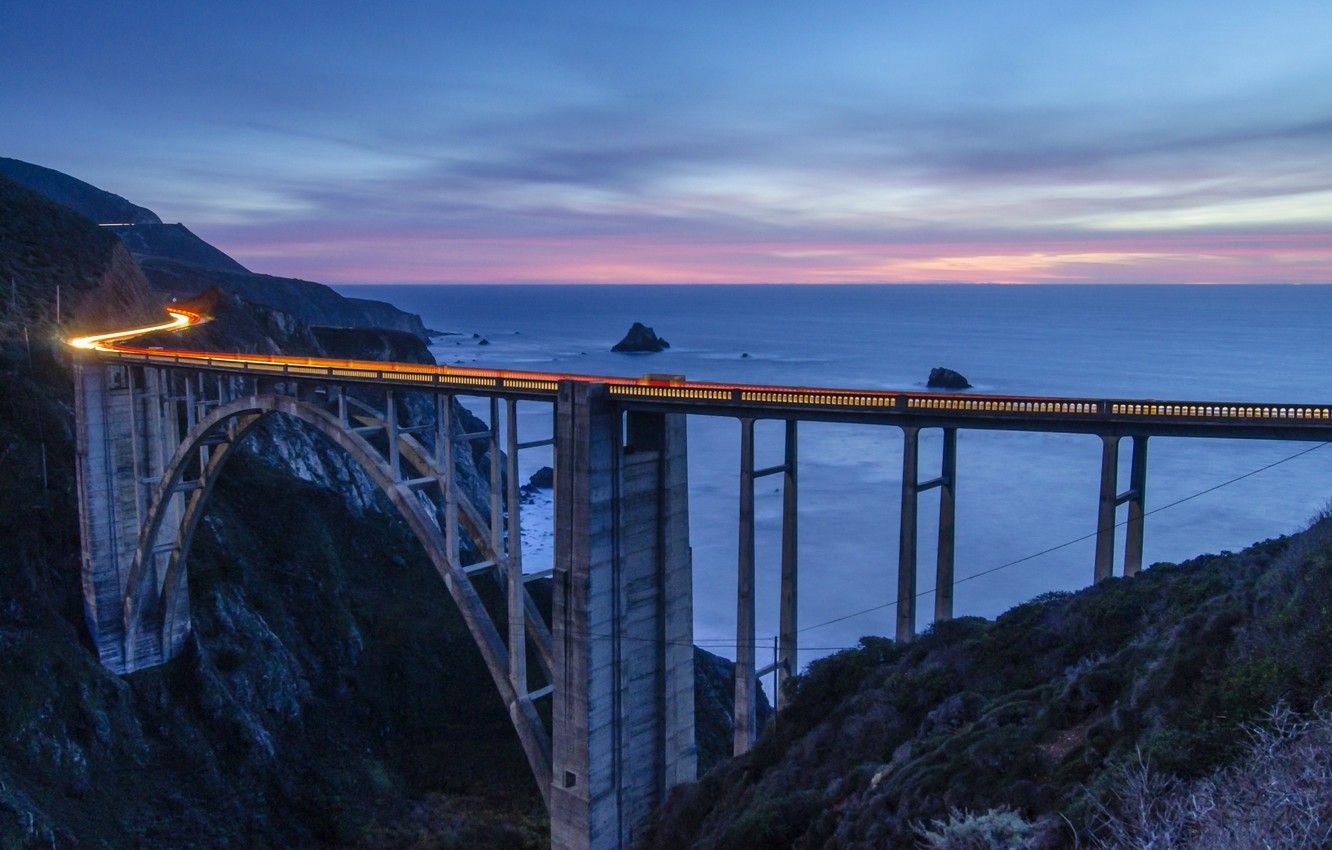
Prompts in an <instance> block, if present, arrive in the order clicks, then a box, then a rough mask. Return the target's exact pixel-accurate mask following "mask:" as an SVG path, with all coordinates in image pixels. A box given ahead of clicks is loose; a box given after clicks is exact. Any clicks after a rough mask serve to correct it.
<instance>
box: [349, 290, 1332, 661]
mask: <svg viewBox="0 0 1332 850" xmlns="http://www.w3.org/2000/svg"><path fill="white" fill-rule="evenodd" d="M339 289H340V291H342V292H344V293H345V294H348V295H354V296H357V297H365V298H378V299H382V300H386V301H390V302H392V303H393V304H396V305H397V306H399V307H401V308H403V309H405V310H410V311H412V312H415V313H419V314H420V315H421V317H422V318H423V319H424V320H425V323H426V325H427V326H428V327H431V328H435V329H438V330H441V331H451V332H456V333H458V334H460V335H459V336H447V337H441V338H440V339H438V340H436V344H435V345H434V347H433V350H434V352H435V354H436V357H437V358H438V360H439V361H440V362H441V363H444V364H452V363H462V364H467V365H477V366H486V367H497V368H503V367H512V368H517V369H532V370H550V371H561V372H570V373H592V374H607V375H628V376H637V375H641V374H643V373H644V372H665V373H675V374H683V375H687V376H688V377H690V378H694V379H717V380H728V381H743V382H748V383H767V384H802V385H812V386H843V387H866V388H876V389H878V388H881V389H895V388H896V389H900V388H919V387H921V386H923V383H924V380H925V378H926V376H927V375H928V374H929V371H930V368H931V367H933V366H948V367H950V368H953V369H956V370H958V371H960V372H962V373H963V374H964V375H966V376H967V377H968V378H969V379H970V380H971V382H972V383H973V384H975V385H976V391H978V392H994V393H1013V394H1036V395H1071V396H1093V397H1098V396H1120V397H1155V398H1176V399H1186V400H1187V399H1198V400H1242V401H1286V402H1296V401H1298V402H1315V403H1318V402H1324V403H1325V402H1332V372H1329V354H1332V344H1329V338H1328V331H1327V328H1328V324H1329V320H1330V319H1332V287H1325V286H1233V287H1201V286H1196V287H1183V286H1020V287H1019V286H964V285H959V286H937V285H936V286H882V287H872V286H854V287H852V286H846V287H842V286H817V287H815V286H803V287H802V286H749V287H742V286H343V287H339ZM634 321H641V322H643V323H644V324H647V325H650V326H652V327H653V328H655V329H656V331H657V333H659V334H660V335H661V336H663V337H665V338H666V339H668V340H669V341H670V343H671V348H670V350H669V351H665V352H662V353H660V354H651V355H626V354H614V353H611V351H610V347H611V346H612V345H613V344H614V343H615V342H616V341H618V340H619V339H620V337H621V336H623V334H624V332H625V331H626V330H627V329H628V328H629V325H630V324H631V323H632V322H634ZM473 334H480V335H481V337H484V338H485V339H487V340H489V342H490V344H489V345H485V346H482V345H480V344H479V340H478V339H476V338H474V337H473ZM744 354H748V355H749V357H747V358H746V357H743V356H742V355H744ZM470 406H471V407H473V409H474V410H476V411H477V412H481V411H482V410H483V408H484V402H479V403H475V404H471V405H470ZM521 417H522V418H521V425H520V430H521V431H522V432H523V439H535V438H537V437H541V436H546V435H547V434H549V430H550V414H549V407H544V409H543V406H542V405H536V404H533V405H530V406H524V407H523V409H522V411H521ZM780 429H781V426H780V425H779V424H778V423H773V422H767V423H765V422H760V423H759V424H758V441H757V442H758V461H757V462H758V465H759V466H760V467H762V466H767V465H771V464H774V463H777V462H779V461H780V454H781V430H780ZM800 439H801V445H800V459H801V470H800V476H801V478H800V499H801V506H800V558H801V587H800V622H801V626H802V627H808V626H814V625H816V624H818V623H821V622H823V621H825V620H832V619H835V618H839V617H843V616H844V615H847V614H851V613H853V612H857V611H861V610H863V609H867V608H870V607H872V606H876V605H882V604H883V603H888V602H890V601H891V600H892V599H893V598H894V595H895V588H896V572H897V567H896V553H897V526H898V518H897V512H898V493H899V487H900V476H901V442H902V440H901V432H900V431H898V430H897V429H895V428H886V427H877V428H875V427H859V426H846V425H818V424H804V425H802V426H801V432H800ZM689 444H690V454H689V474H690V499H691V503H690V522H691V528H692V532H691V533H692V540H693V547H694V585H695V593H694V604H695V621H696V637H697V639H698V640H699V642H700V643H704V644H710V645H712V648H713V649H715V650H716V651H718V652H720V653H722V654H728V655H729V654H731V653H732V651H731V649H730V648H729V647H728V646H726V644H733V643H734V639H735V631H734V629H735V625H734V623H735V610H734V588H735V560H736V538H737V529H736V513H737V501H736V494H737V490H738V486H739V484H738V481H739V473H738V469H739V460H738V446H739V427H738V425H737V423H736V422H735V421H734V420H727V419H713V418H708V417H691V418H690V420H689ZM940 444H941V439H940V437H939V434H938V432H937V431H936V432H923V434H922V442H921V479H922V480H924V479H927V478H930V477H933V476H934V475H936V474H937V470H938V463H939V448H940ZM1312 445H1316V444H1311V443H1282V442H1266V441H1240V440H1229V441H1228V440H1185V439H1168V438H1160V437H1158V438H1153V439H1152V441H1151V445H1150V452H1149V465H1148V485H1147V508H1148V510H1149V511H1150V510H1153V509H1155V508H1160V507H1162V506H1165V505H1168V504H1170V503H1173V502H1176V501H1178V500H1181V499H1185V498H1187V497H1190V496H1193V495H1195V494H1198V493H1200V492H1201V491H1204V490H1207V489H1208V488H1211V487H1214V486H1216V485H1218V484H1221V483H1223V482H1226V481H1228V480H1229V479H1232V478H1235V477H1236V476H1239V475H1243V474H1245V473H1248V472H1251V471H1253V470H1256V469H1258V468H1260V467H1263V466H1266V465H1268V464H1271V463H1273V462H1276V461H1280V460H1282V459H1283V458H1286V457H1288V456H1290V455H1292V454H1294V453H1296V452H1298V451H1300V450H1302V449H1306V448H1309V447H1310V446H1312ZM1128 455H1129V444H1128V442H1127V441H1125V442H1124V443H1123V445H1122V447H1121V462H1122V464H1123V467H1122V470H1121V481H1127V475H1128ZM522 461H523V468H524V475H526V474H528V473H529V472H531V471H533V470H535V469H536V468H537V467H539V466H541V465H543V464H547V463H549V455H548V454H546V455H544V456H543V455H542V453H541V452H540V451H533V452H525V453H524V456H523V458H522ZM1099 464H1100V441H1099V440H1098V439H1097V438H1095V437H1089V436H1069V435H1053V434H1027V433H1016V432H1014V433H1006V432H982V431H962V432H960V435H959V440H958V484H957V575H958V577H959V578H962V577H965V576H968V575H971V574H973V573H979V572H982V571H984V570H988V569H991V568H993V567H997V566H1000V565H1003V564H1006V563H1009V562H1011V561H1015V560H1017V559H1021V558H1024V557H1025V556H1028V555H1031V554H1033V553H1035V552H1039V551H1042V550H1045V549H1048V548H1050V547H1054V546H1058V545H1059V544H1062V543H1065V542H1066V541H1070V540H1073V539H1075V538H1079V537H1082V536H1084V535H1087V534H1089V533H1091V532H1092V531H1093V530H1094V528H1095V521H1096V499H1097V487H1098V481H1099ZM1329 473H1332V446H1330V447H1327V448H1323V449H1319V450H1316V451H1313V452H1311V453H1309V454H1307V455H1304V456H1302V457H1299V458H1296V459H1294V460H1290V461H1289V462H1286V463H1281V464H1280V465H1278V466H1275V467H1274V468H1272V469H1269V470H1266V471H1263V472H1260V473H1258V474H1256V475H1252V476H1250V477H1248V478H1245V479H1244V480H1242V481H1239V482H1236V483H1233V484H1230V485H1227V486H1224V487H1221V488H1220V489H1217V490H1215V491H1213V492H1210V493H1205V494H1203V495H1200V496H1198V497H1197V498H1193V499H1191V500H1189V501H1186V502H1184V503H1182V504H1179V505H1177V506H1174V507H1170V508H1167V509H1165V510H1162V511H1161V512H1160V513H1157V514H1154V515H1151V516H1149V517H1148V520H1147V525H1146V552H1145V559H1146V562H1147V563H1152V562H1156V561H1178V560H1183V559H1185V558H1189V557H1192V556H1194V555H1197V554H1201V553H1204V552H1216V551H1220V550H1225V549H1232V550H1233V549H1238V548H1241V547H1243V546H1246V545H1247V544H1249V543H1251V542H1253V541H1255V540H1260V539H1263V538H1266V537H1271V536H1274V535H1278V534H1283V533H1287V532H1291V531H1295V530H1297V529H1299V528H1301V527H1302V526H1303V525H1304V524H1305V523H1306V521H1307V520H1308V519H1309V518H1310V517H1311V516H1313V515H1314V514H1315V513H1317V512H1318V511H1319V510H1321V509H1322V508H1323V506H1324V505H1325V503H1326V502H1327V500H1328V499H1329V496H1332V480H1330V475H1329ZM776 484H777V482H776V480H775V479H760V480H759V491H758V496H757V507H756V510H757V514H758V530H757V535H758V559H759V561H758V563H759V567H758V572H759V581H758V592H759V597H758V599H759V616H758V629H759V634H760V638H759V639H760V645H761V646H763V645H766V644H765V642H766V641H770V640H771V637H770V636H771V635H772V634H773V633H774V632H775V629H776V625H777V623H776V615H777V563H778V553H779V544H780V511H781V494H780V492H779V490H778V489H777V488H776V486H774V485H776ZM1121 489H1122V488H1121ZM936 511H937V496H936V495H934V494H932V493H926V494H924V495H923V496H922V498H921V507H920V516H921V526H920V556H919V557H920V564H921V570H920V578H919V586H920V588H921V589H922V590H928V589H932V588H933V584H934V582H933V558H934V551H933V546H934V533H935V532H934V517H935V516H936V514H935V512H936ZM1124 511H1125V509H1124V508H1121V509H1120V514H1119V520H1120V521H1121V522H1122V521H1123V519H1124V517H1125V513H1124ZM523 521H524V523H525V525H526V526H527V527H526V528H525V537H526V539H527V543H526V546H527V551H528V552H529V553H530V554H525V561H526V566H527V567H528V568H529V569H540V568H542V567H543V566H545V565H547V564H548V562H549V559H550V549H549V539H550V538H549V522H550V519H549V504H548V502H542V503H539V504H538V505H535V506H533V508H532V509H531V510H528V511H526V512H525V513H524V518H523ZM1118 537H1119V540H1118V543H1119V553H1120V554H1117V558H1122V546H1123V530H1122V528H1121V529H1120V532H1119V535H1118ZM543 562H544V563H543ZM1118 569H1119V563H1118V560H1117V563H1116V570H1118ZM1091 574H1092V541H1091V540H1084V541H1082V542H1079V543H1075V544H1072V545H1070V546H1067V547H1065V548H1061V549H1059V550H1057V551H1055V552H1052V553H1050V554H1046V555H1042V556H1040V557H1037V558H1033V559H1031V560H1027V561H1024V562H1022V563H1020V564H1017V565H1014V566H1011V567H1009V568H1006V569H1002V570H1000V571H998V572H995V573H993V574H990V575H986V576H984V577H981V578H977V579H975V580H972V581H965V582H963V583H961V584H959V586H958V587H957V595H956V611H957V613H958V614H978V615H983V616H993V615H995V614H998V613H1000V612H1002V611H1003V610H1005V609H1007V608H1009V607H1011V606H1012V605H1014V604H1016V603H1018V602H1021V601H1024V600H1026V599H1029V598H1030V597H1032V596H1035V595H1036V594H1038V593H1042V592H1044V591H1047V590H1072V589H1077V588H1079V587H1082V586H1085V585H1086V584H1088V583H1089V582H1090V580H1091ZM918 610H919V611H920V612H921V622H920V625H921V626H922V627H923V626H924V625H926V622H927V616H928V612H931V611H932V610H933V597H932V595H927V596H925V597H923V598H922V599H921V600H920V601H919V602H918ZM893 617H894V611H893V608H892V607H883V608H880V609H879V610H876V611H872V612H869V613H865V614H861V615H858V616H855V617H851V618H849V619H845V620H841V621H840V622H836V623H833V624H830V625H827V626H824V627H820V628H813V629H810V630H809V631H806V632H804V633H803V634H802V636H801V640H802V643H803V644H804V646H806V647H809V648H810V649H809V650H808V651H806V652H802V657H801V661H802V664H803V663H807V662H808V661H809V660H812V659H813V658H814V657H816V656H818V655H824V654H827V652H828V651H830V650H831V649H832V648H836V647H841V646H847V645H852V644H854V643H855V642H856V640H857V638H858V637H859V636H861V635H866V634H891V633H892V631H893ZM765 656H766V653H765V651H764V650H760V659H764V658H765ZM761 663H762V661H761Z"/></svg>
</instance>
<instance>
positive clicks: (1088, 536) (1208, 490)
mask: <svg viewBox="0 0 1332 850" xmlns="http://www.w3.org/2000/svg"><path fill="white" fill-rule="evenodd" d="M1326 445H1328V443H1326V442H1324V443H1318V444H1317V445H1314V446H1310V447H1309V448H1307V449H1302V450H1301V451H1298V452H1295V453H1294V454H1292V455H1288V456H1286V457H1283V458H1281V459H1280V460H1275V461H1272V462H1271V463H1269V464H1267V465H1265V466H1260V467H1258V468H1257V469H1252V470H1249V471H1248V472H1246V473H1244V474H1243V475H1237V476H1235V477H1234V478H1231V479H1229V480H1226V481H1222V482H1221V483H1219V484H1214V485H1212V486H1211V487H1207V488H1205V489H1203V490H1199V491H1198V492H1196V493H1192V494H1190V495H1188V496H1185V497H1183V498H1181V499H1176V500H1175V501H1173V502H1170V503H1168V504H1165V505H1161V506H1160V507H1158V508H1153V509H1152V510H1149V511H1144V512H1143V518H1144V519H1145V518H1147V517H1149V516H1152V515H1153V514H1158V513H1160V512H1162V511H1166V510H1169V509H1171V508H1174V507H1177V506H1179V505H1182V504H1184V503H1185V502H1190V501H1193V500H1194V499H1197V498H1199V497H1200V496H1205V495H1207V494H1208V493H1213V492H1216V491H1217V490H1220V489H1221V488H1222V487H1229V486H1230V485H1231V484H1234V483H1236V482H1239V481H1243V480H1244V479H1246V478H1252V477H1253V476H1255V475H1257V474H1258V473H1260V472H1266V471H1267V470H1269V469H1271V468H1273V467H1275V466H1280V465H1281V464H1283V463H1288V462H1290V461H1292V460H1295V459H1296V458H1299V457H1303V456H1304V455H1307V454H1309V453H1310V452H1314V451H1317V450H1318V449H1321V448H1323V447H1324V446H1326ZM1127 524H1128V520H1124V521H1122V522H1117V523H1115V525H1114V527H1115V528H1119V527H1120V526H1123V525H1127ZM1096 535H1097V532H1096V531H1092V532H1089V533H1087V534H1084V535H1082V536H1081V537H1075V538H1073V539H1072V540H1066V541H1064V542H1063V543H1059V544H1057V545H1055V546H1050V547H1048V548H1045V549H1042V550H1041V551H1039V552H1033V553H1031V554H1030V555H1024V556H1022V557H1021V558H1016V559H1014V560H1012V561H1008V562H1007V563H1003V564H1000V565H999V566H997V567H990V568H989V569H985V570H981V571H980V572H977V573H971V574H970V575H966V576H963V577H962V578H960V579H957V580H956V581H954V582H953V585H954V586H957V585H959V584H962V583H963V582H968V581H972V580H973V579H978V578H981V577H982V576H988V575H991V574H992V573H997V572H999V571H1000V570H1006V569H1008V568H1009V567H1015V566H1017V565H1018V564H1022V563H1025V562H1027V561H1030V560H1033V559H1035V558H1039V557H1041V556H1043V555H1048V554H1050V553H1051V552H1058V551H1059V550H1060V549H1067V548H1068V547H1069V546H1073V545H1075V544H1078V543H1081V542H1082V541H1084V540H1090V539H1091V538H1093V537H1095V536H1096ZM937 589H938V588H934V587H932V588H930V589H929V590H923V591H921V592H920V593H917V594H916V595H915V598H916V599H920V598H921V597H922V596H929V595H930V594H932V593H934V592H935V591H936V590H937ZM896 605H897V600H895V599H894V600H893V601H891V602H885V603H883V604H882V605H875V606H873V607H871V608H865V609H863V610H860V611H854V612H852V613H850V614H844V615H842V616H840V617H834V618H832V619H831V620H824V621H823V622H821V623H815V624H814V625H812V626H805V627H804V628H803V629H798V630H797V633H803V632H808V631H812V630H814V629H820V628H823V627H824V626H831V625H832V624H833V623H840V622H842V621H843V620H850V619H852V618H853V617H859V616H862V615H864V614H871V613H874V612H875V611H882V610H884V609H885V608H892V607H894V606H896Z"/></svg>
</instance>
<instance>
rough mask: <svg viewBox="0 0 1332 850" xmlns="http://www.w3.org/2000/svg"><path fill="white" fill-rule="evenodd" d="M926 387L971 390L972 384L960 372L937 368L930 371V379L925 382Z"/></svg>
mask: <svg viewBox="0 0 1332 850" xmlns="http://www.w3.org/2000/svg"><path fill="white" fill-rule="evenodd" d="M925 386H927V387H933V388H935V389H944V390H965V389H970V388H971V382H970V381H968V380H967V379H966V378H965V377H964V376H963V375H962V374H961V373H960V372H954V371H953V370H952V369H945V368H944V367H942V366H935V367H934V368H933V369H931V370H930V379H929V380H928V381H926V382H925Z"/></svg>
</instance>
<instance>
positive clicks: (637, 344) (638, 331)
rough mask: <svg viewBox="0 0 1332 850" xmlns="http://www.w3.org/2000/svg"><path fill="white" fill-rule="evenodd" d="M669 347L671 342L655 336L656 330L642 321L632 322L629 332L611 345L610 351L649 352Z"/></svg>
mask: <svg viewBox="0 0 1332 850" xmlns="http://www.w3.org/2000/svg"><path fill="white" fill-rule="evenodd" d="M670 347H671V344H670V343H669V342H667V341H666V340H664V339H662V338H661V337H659V336H657V333H656V331H654V330H652V328H649V327H648V326H647V325H645V324H643V323H642V322H634V325H633V327H631V328H630V329H629V333H627V334H625V335H624V339H622V340H620V341H619V342H617V343H615V345H613V346H611V351H619V352H627V353H631V354H634V353H645V352H646V353H650V352H654V351H664V350H666V349H668V348H670Z"/></svg>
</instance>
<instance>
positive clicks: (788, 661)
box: [772, 419, 800, 711]
mask: <svg viewBox="0 0 1332 850" xmlns="http://www.w3.org/2000/svg"><path fill="white" fill-rule="evenodd" d="M784 460H785V464H784V465H785V467H786V468H785V471H784V472H783V474H782V586H781V599H780V601H779V603H778V604H779V606H780V611H779V614H778V625H777V687H776V688H774V689H773V690H774V693H773V695H772V700H773V705H774V707H776V709H777V710H778V711H780V710H781V709H782V708H783V707H784V702H785V700H783V699H782V686H783V685H785V684H786V680H787V679H788V678H790V677H791V676H794V675H795V674H796V673H798V672H800V668H799V666H798V659H797V658H796V653H797V641H798V638H799V633H800V629H799V624H798V619H797V608H796V606H797V591H798V589H799V560H798V553H797V551H796V550H797V543H798V542H799V541H798V535H797V529H796V523H797V507H798V500H797V497H796V461H797V457H796V421H795V420H794V419H790V420H788V421H787V423H786V456H785V458H784Z"/></svg>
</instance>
